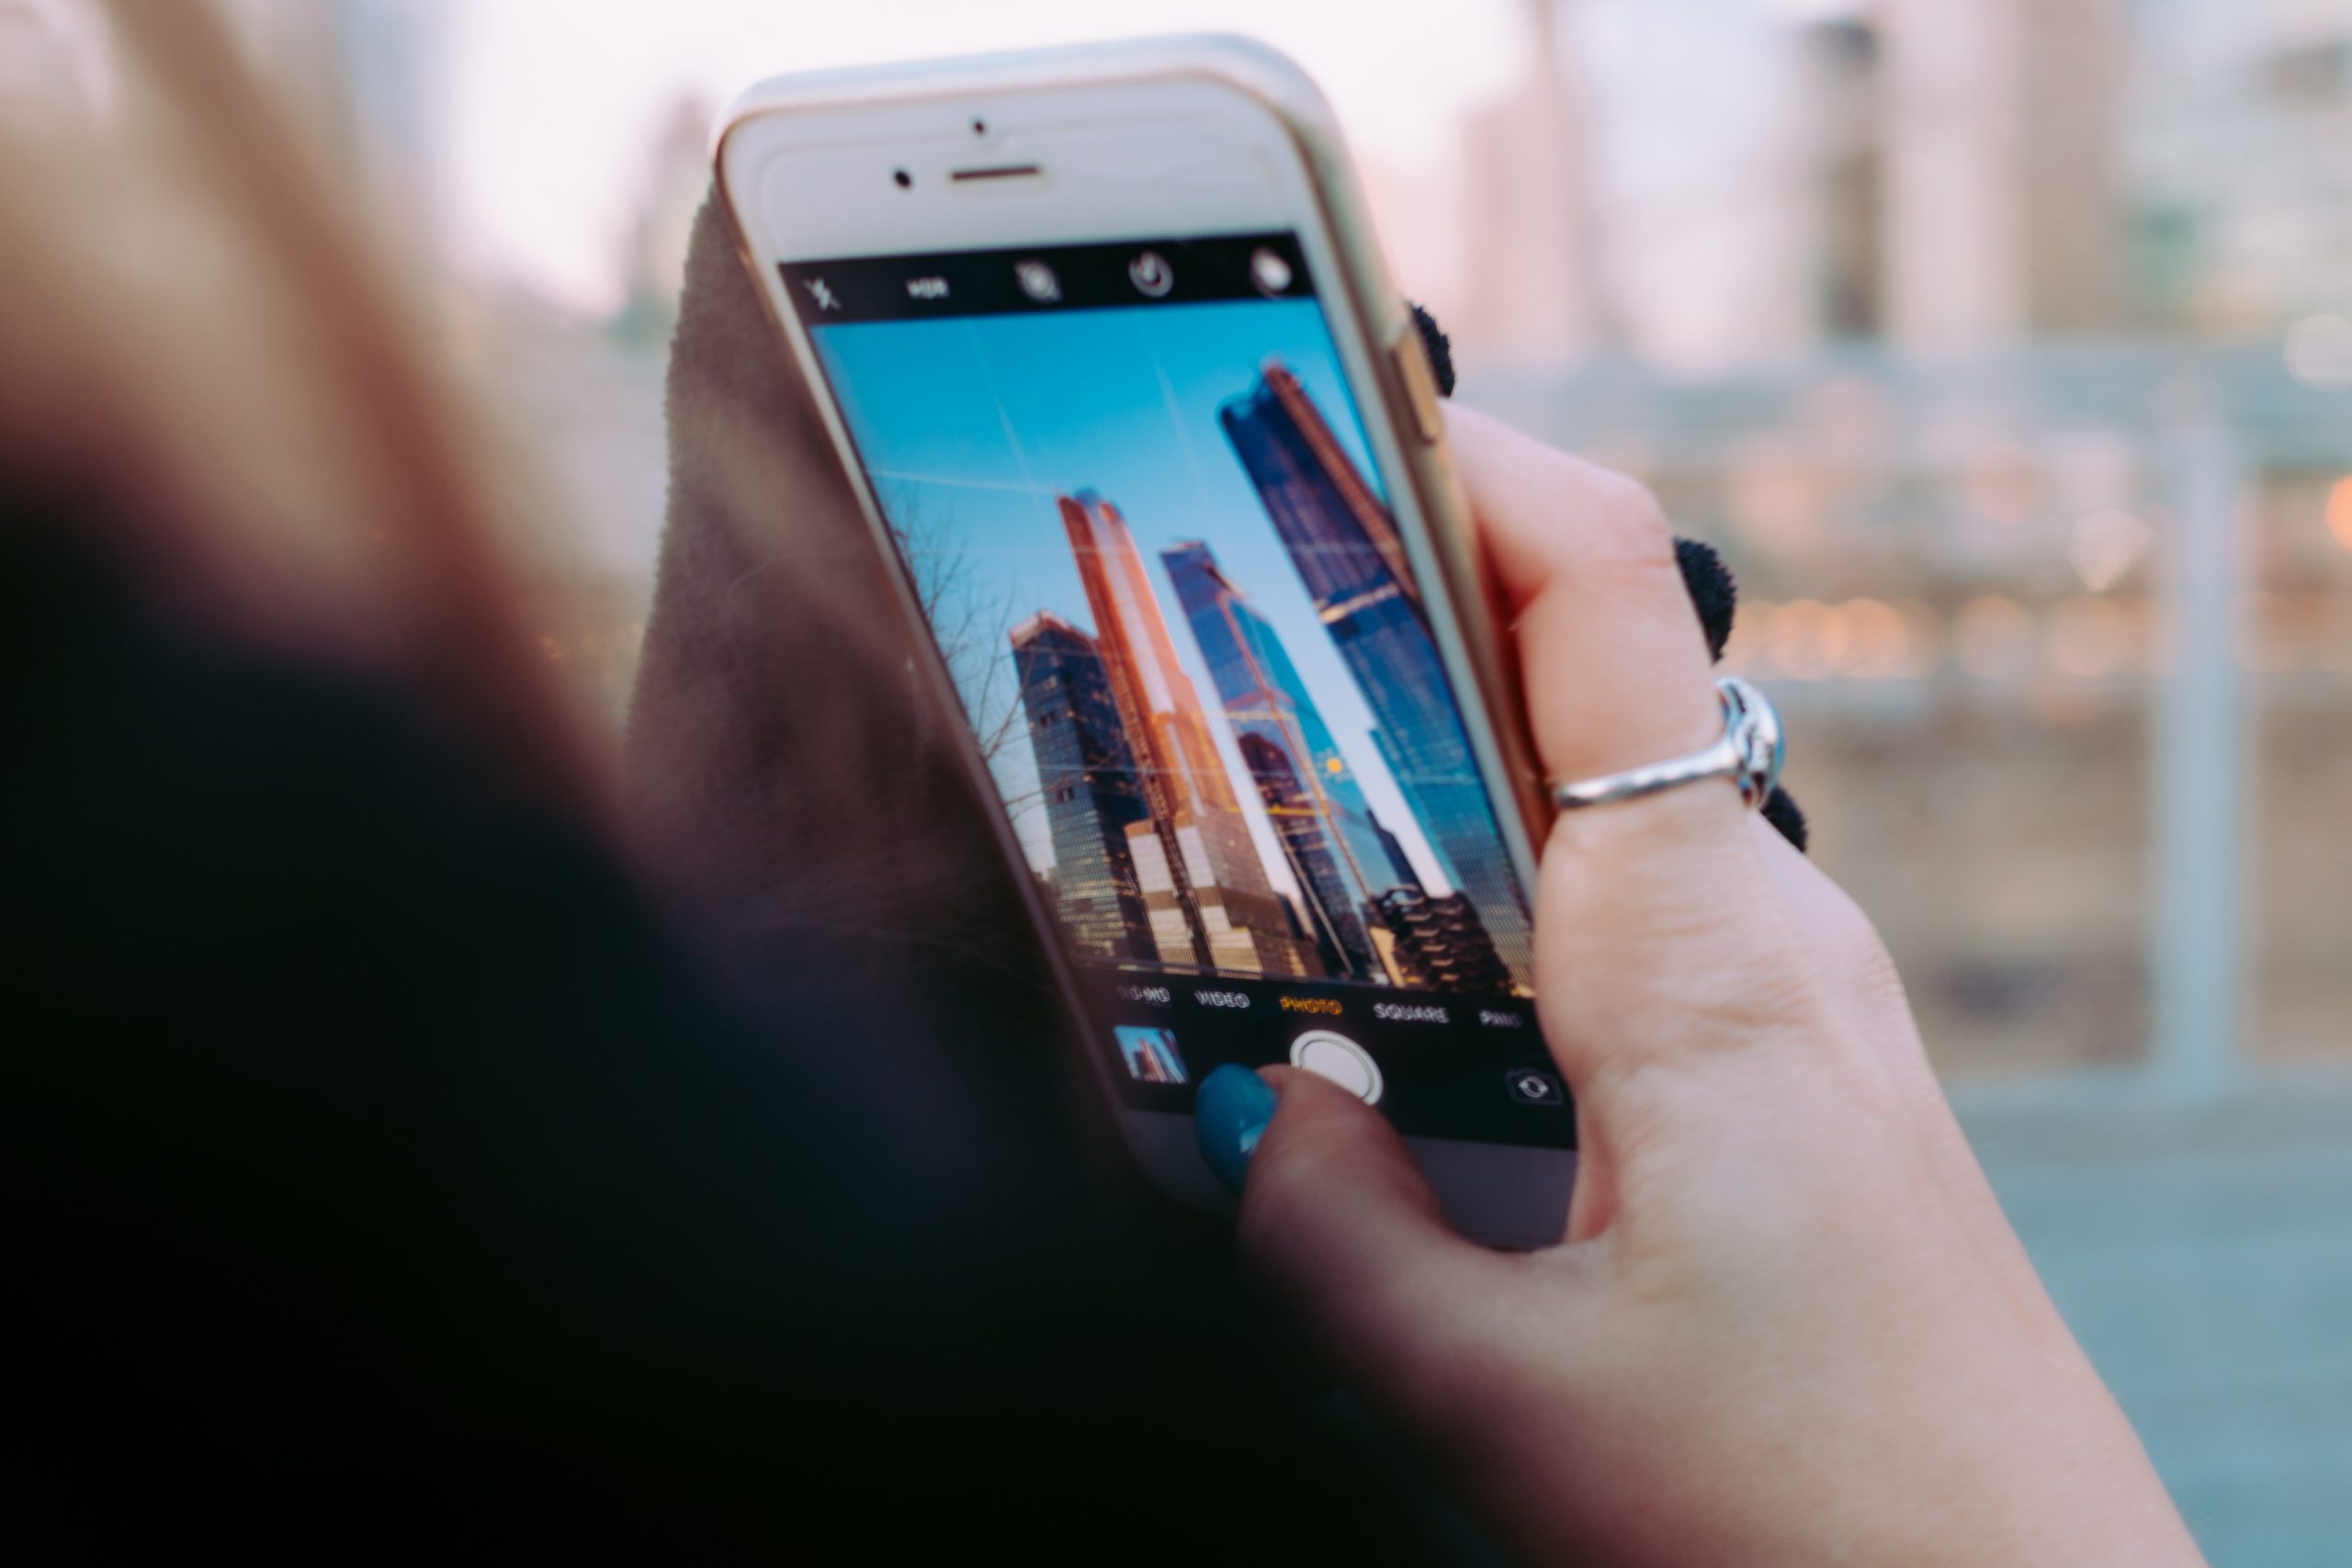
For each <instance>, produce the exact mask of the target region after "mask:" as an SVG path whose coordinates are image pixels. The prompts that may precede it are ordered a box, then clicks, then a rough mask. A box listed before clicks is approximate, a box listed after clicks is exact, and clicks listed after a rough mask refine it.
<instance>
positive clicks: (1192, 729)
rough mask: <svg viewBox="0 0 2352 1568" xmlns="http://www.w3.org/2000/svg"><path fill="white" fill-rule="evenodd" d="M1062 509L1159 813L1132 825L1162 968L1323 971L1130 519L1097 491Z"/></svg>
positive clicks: (1122, 711)
mask: <svg viewBox="0 0 2352 1568" xmlns="http://www.w3.org/2000/svg"><path fill="white" fill-rule="evenodd" d="M1058 504H1059V507H1060V511H1061V517H1062V526H1063V529H1064V531H1065V532H1066V533H1067V534H1068V535H1069V546H1070V554H1071V555H1072V557H1073V558H1075V559H1076V561H1077V565H1078V575H1079V581H1080V582H1081V583H1082V584H1083V585H1084V586H1085V590H1086V603H1087V606H1088V608H1089V609H1090V610H1091V611H1092V613H1093V615H1094V640H1095V643H1096V645H1097V647H1098V648H1099V649H1100V650H1101V653H1102V660H1103V671H1104V673H1105V675H1106V676H1107V677H1108V683H1109V687H1110V692H1111V697H1112V701H1113V703H1114V705H1115V706H1116V708H1117V710H1118V714H1119V718H1120V723H1121V726H1122V728H1124V729H1125V733H1126V738H1127V744H1128V745H1129V746H1130V747H1131V748H1132V749H1133V750H1134V752H1135V757H1136V764H1137V770H1138V773H1137V776H1138V779H1139V782H1140V783H1141V785H1142V795H1143V801H1144V806H1145V807H1146V810H1147V812H1148V817H1147V818H1146V819H1145V820H1141V821H1137V822H1135V823H1132V824H1130V825H1129V826H1128V828H1127V829H1126V832H1127V842H1128V852H1129V854H1130V856H1131V858H1132V859H1133V861H1134V863H1135V867H1136V880H1137V883H1138V886H1140V887H1141V888H1142V890H1143V894H1144V902H1145V907H1146V908H1147V910H1148V915H1149V920H1150V929H1151V934H1152V942H1153V945H1154V947H1155V949H1156V951H1157V953H1158V955H1159V960H1160V962H1162V963H1164V964H1186V965H1198V966H1199V967H1202V968H1206V969H1216V970H1223V971H1227V972H1232V973H1238V974H1265V975H1275V976H1305V975H1309V974H1315V973H1318V972H1319V971H1320V969H1321V965H1320V964H1317V963H1316V962H1315V956H1314V954H1313V953H1312V952H1311V951H1309V950H1308V949H1306V947H1305V946H1304V944H1303V943H1301V942H1299V940H1298V938H1297V937H1296V936H1295V934H1294V931H1293V928H1292V925H1291V921H1290V918H1289V916H1288V915H1287V914H1286V913H1285V912H1284V909H1283V903H1282V900H1281V899H1280V898H1278V897H1276V896H1275V894H1274V890H1273V885H1272V883H1271V882H1270V881H1269V880H1268V879H1267V876H1266V868H1265V865H1264V863H1262V862H1261V861H1260V860H1259V858H1258V847H1257V845H1256V843H1255V842H1254V841H1253V840H1251V839H1250V828H1249V823H1248V821H1247V819H1246V818H1243V816H1242V814H1241V803H1240V802H1239V800H1238V799H1237V798H1236V797H1235V795H1234V793H1233V784H1232V781H1231V780H1230V779H1229V778H1228V777H1227V773H1226V769H1225V761H1224V759H1223V758H1221V757H1220V756H1218V754H1217V750H1216V736H1215V733H1214V732H1213V731H1212V730H1211V729H1210V728H1209V719H1208V715H1207V713H1206V712H1205V711H1204V710H1203V708H1202V706H1201V700H1200V697H1199V695H1198V694H1196V693H1195V692H1194V691H1193V682H1192V679H1191V677H1189V676H1187V675H1186V674H1185V673H1184V671H1183V669H1182V666H1181V665H1179V664H1178V663H1177V661H1176V647H1175V644H1174V643H1173V642H1172V641H1170V637H1169V635H1168V623H1167V621H1166V619H1165V618H1164V617H1162V615H1160V613H1159V602H1158V601H1157V599H1155V598H1154V596H1153V594H1152V590H1151V583H1150V580H1149V579H1148V577H1147V576H1146V575H1145V571H1144V564H1143V557H1142V555H1141V554H1140V553H1139V552H1138V551H1137V550H1136V542H1135V536H1134V535H1133V534H1132V533H1130V532H1129V531H1128V528H1127V524H1126V520H1125V518H1124V517H1122V516H1120V514H1119V511H1118V508H1116V507H1114V506H1113V505H1112V504H1111V503H1110V502H1107V501H1105V500H1103V498H1102V497H1101V496H1099V495H1097V494H1095V493H1094V492H1093V491H1079V492H1078V493H1077V494H1076V495H1066V496H1062V497H1060V498H1059V502H1058Z"/></svg>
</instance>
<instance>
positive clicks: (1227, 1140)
mask: <svg viewBox="0 0 2352 1568" xmlns="http://www.w3.org/2000/svg"><path fill="white" fill-rule="evenodd" d="M1277 1103H1279V1101H1278V1100H1277V1097H1276V1096H1275V1094H1274V1090H1273V1086H1272V1085H1271V1084H1269V1083H1268V1082H1266V1080H1265V1079H1263V1078H1261V1077H1259V1076H1258V1075H1257V1074H1256V1073H1254V1072H1251V1071H1250V1069H1249V1068H1248V1067H1245V1066H1239V1065H1238V1064H1237V1063H1232V1062H1228V1063H1227V1064H1226V1065H1225V1066H1221V1067H1219V1068H1217V1069H1216V1071H1215V1072H1213V1073H1211V1074H1210V1075H1209V1076H1208V1077H1204V1078H1203V1079H1202V1080H1201V1088H1200V1092H1199V1094H1198V1096H1197V1097H1196V1098H1195V1099H1194V1100H1193V1137H1194V1138H1195V1139H1196V1140H1197V1141H1198V1142H1199V1144H1200V1146H1201V1157H1202V1158H1203V1159H1205V1160H1207V1161H1208V1162H1209V1168H1210V1169H1211V1170H1213V1171H1215V1172H1216V1179H1218V1180H1219V1181H1221V1182H1223V1183H1224V1184H1225V1190H1227V1191H1228V1192H1230V1193H1232V1194H1233V1195H1234V1196H1235V1197H1237V1198H1238V1197H1240V1196H1241V1184H1242V1180H1243V1179H1244V1178H1246V1177H1247V1176H1248V1175H1249V1174H1250V1156H1251V1155H1253V1154H1255V1153H1257V1152H1258V1140H1259V1139H1260V1138H1261V1137H1262V1136H1263V1135H1264V1134H1265V1131H1266V1124H1267V1123H1268V1122H1272V1120H1273V1119H1274V1107H1275V1105H1276V1104H1277Z"/></svg>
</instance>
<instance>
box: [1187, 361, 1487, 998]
mask: <svg viewBox="0 0 2352 1568" xmlns="http://www.w3.org/2000/svg"><path fill="white" fill-rule="evenodd" d="M1217 418H1218V422H1219V423H1221V424H1223V425H1224V427H1225V434H1226V438H1227V440H1228V441H1230V442H1231V443H1232V445H1233V449H1234V451H1235V453H1236V454H1237V455H1238V457H1240V459H1241V464H1242V467H1243V468H1246V469H1247V470H1248V471H1249V474H1250V480H1251V481H1252V482H1253V483H1254V484H1255V485H1256V486H1257V489H1258V495H1259V499H1260V500H1261V502H1263V503H1264V505H1265V508H1266V513H1267V515H1268V516H1269V517H1271V518H1272V520H1273V525H1274V528H1275V530H1276V532H1277V533H1279V534H1280V535H1281V536H1282V541H1283V546H1284V547H1286V548H1287V549H1288V550H1289V552H1290V558H1291V561H1292V563H1293V564H1294V565H1295V567H1296V568H1297V569H1298V574H1299V577H1300V579H1301V580H1302V581H1304V582H1305V583H1306V591H1307V594H1308V596H1309V597H1311V598H1312V599H1313V600H1314V601H1315V607H1316V609H1317V611H1318V612H1319V613H1320V614H1321V615H1322V617H1323V625H1324V626H1325V627H1326V628H1328V629H1329V632H1330V634H1331V639H1332V641H1333V642H1334V643H1335V644H1337V645H1338V648H1339V651H1340V657H1341V658H1342V659H1344V660H1346V661H1347V665H1348V668H1349V670H1350V671H1352V672H1353V673H1354V675H1355V678H1356V684H1357V685H1358V686H1359V687H1360V688H1361V689H1362V690H1363V696H1364V701H1365V704H1366V705H1368V706H1369V707H1370V708H1371V709H1372V711H1373V715H1374V718H1375V719H1376V720H1377V722H1378V728H1377V730H1376V731H1375V733H1374V739H1375V740H1376V741H1377V742H1378V744H1379V746H1380V750H1381V755H1382V757H1383V759H1384V760H1385V761H1386V762H1387V764H1388V768H1389V771H1390V772H1391V773H1394V774H1395V775H1396V778H1397V786H1398V787H1399V788H1400V789H1402V790H1403V791H1404V792H1405V797H1406V799H1407V800H1408V801H1409V802H1411V804H1412V807H1413V814H1414V815H1415V816H1416V817H1417V818H1419V821H1420V825H1421V830H1422V832H1423V834H1424V835H1425V836H1426V837H1427V838H1428V839H1429V840H1430V846H1431V847H1432V848H1433V849H1434V850H1435V851H1436V852H1437V856H1438V859H1439V860H1440V861H1441V862H1442V863H1443V864H1444V866H1445V873H1446V875H1447V877H1448V879H1449V880H1451V881H1452V882H1453V886H1454V887H1455V889H1456V890H1457V891H1459V892H1461V893H1463V894H1464V895H1466V896H1467V897H1469V899H1470V901H1471V903H1472V904H1473V905H1474V906H1475V907H1476V910H1477V913H1478V916H1479V919H1480V921H1481V923H1482V924H1483V925H1484V926H1485V928H1486V933H1487V937H1488V939H1489V940H1491V941H1492V942H1493V944H1494V948H1495V952H1496V953H1498V955H1499V956H1500V957H1501V959H1502V961H1503V964H1504V965H1505V966H1506V967H1507V968H1508V969H1509V971H1510V976H1511V979H1512V981H1513V982H1514V983H1515V984H1517V985H1519V986H1521V987H1532V983H1533V972H1534V942H1533V936H1532V927H1531V923H1530V921H1529V919H1528V912H1527V906H1526V903H1525V901H1524V898H1523V896H1522V895H1521V891H1520V886H1519V879H1518V878H1517V877H1516V876H1515V875H1513V874H1512V872H1511V866H1510V856H1509V854H1508V853H1506V852H1505V851H1504V848H1503V840H1502V834H1501V832H1500V830H1499V829H1498V827H1497V826H1496V822H1495V815H1494V808H1493V807H1492V805H1491V804H1490V803H1489V802H1488V800H1487V791H1486V786H1485V784H1483V783H1482V782H1481V780H1480V778H1479V776H1478V770H1477V765H1476V759H1475V757H1474V755H1473V753H1472V751H1471V749H1470V737H1469V734H1468V732H1467V731H1466V730H1464V728H1463V725H1462V719H1461V716H1460V715H1459V714H1458V713H1457V712H1456V711H1455V708H1454V704H1453V691H1452V688H1451V686H1450V684H1449V683H1448V682H1447V680H1446V676H1445V667H1444V665H1443V664H1442V662H1440V660H1439V658H1438V651H1437V642H1436V638H1435V637H1433V636H1432V634H1431V633H1430V624H1429V616H1428V614H1427V612H1426V611H1425V610H1424V609H1423V608H1422V605H1421V603H1420V599H1419V592H1418V591H1417V590H1416V587H1415V584H1414V581H1413V576H1412V573H1411V571H1410V570H1408V567H1407V563H1406V558H1405V552H1404V542H1403V540H1402V538H1401V537H1400V536H1398V534H1397V523H1396V519H1395V517H1394V516H1393V515H1392V514H1391V513H1390V512H1389V510H1388V508H1387V506H1386V505H1385V504H1384V503H1383V502H1382V501H1381V499H1380V497H1379V495H1378V494H1377V493H1376V492H1375V491H1374V490H1373V488H1372V486H1371V484H1370V483H1369V482H1368V481H1367V480H1366V479H1365V478H1364V477H1363V474H1361V473H1360V472H1358V471H1357V469H1356V467H1355V464H1354V463H1353V462H1351V460H1350V459H1349V457H1348V454H1347V451H1346V449H1345V448H1344V447H1342V446H1340V442H1339V440H1338V438H1337V437H1336V436H1334V435H1333V434H1332V433H1331V428H1330V426H1329V423H1326V422H1325V420H1324V418H1323V416H1322V414H1321V412H1319V411H1317V409H1316V407H1315V405H1314V403H1313V401H1312V400H1309V399H1308V397H1307V395H1306V389H1305V388H1304V387H1302V386H1301V385H1300V384H1299V381H1298V378H1296V377H1295V376H1294V375H1292V374H1291V373H1290V372H1289V371H1288V370H1287V369H1285V368H1283V366H1282V365H1280V364H1279V363H1276V362H1274V361H1272V360H1270V361H1268V362H1267V363H1266V365H1265V367H1263V369H1262V371H1261V375H1260V376H1259V378H1258V384H1257V386H1256V387H1255V388H1253V389H1251V390H1250V392H1249V393H1248V394H1247V395H1246V396H1243V397H1238V398H1235V399H1233V400H1230V401H1228V402H1227V403H1226V404H1225V406H1224V407H1223V408H1221V409H1219V410H1218V411H1217Z"/></svg>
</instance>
